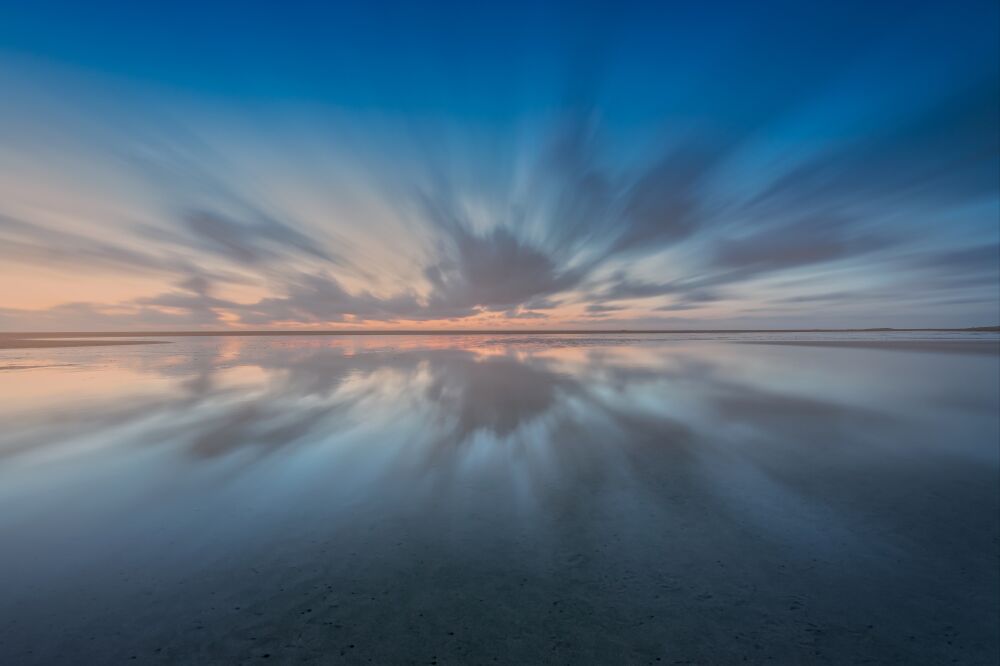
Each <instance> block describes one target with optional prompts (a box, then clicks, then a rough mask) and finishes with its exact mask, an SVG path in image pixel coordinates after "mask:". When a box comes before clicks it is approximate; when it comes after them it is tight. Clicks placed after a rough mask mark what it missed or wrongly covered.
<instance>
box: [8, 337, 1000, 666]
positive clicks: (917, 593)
mask: <svg viewBox="0 0 1000 666" xmlns="http://www.w3.org/2000/svg"><path fill="white" fill-rule="evenodd" d="M876 337H878V336H871V335H868V336H855V337H853V338H850V339H854V340H858V339H861V340H868V339H873V338H876ZM882 337H883V338H885V336H882ZM897 337H900V336H897ZM921 337H923V338H926V337H934V336H921ZM764 338H766V336H758V337H757V338H756V340H758V341H766V340H765V339H764ZM773 339H774V338H772V341H773ZM798 339H800V340H806V341H808V340H810V339H812V340H843V339H844V337H843V336H841V337H839V338H838V337H837V336H830V335H825V336H823V335H820V336H798ZM989 339H995V336H994V337H992V338H989ZM748 340H754V338H748V337H743V338H738V337H735V336H687V337H679V336H673V337H670V336H648V337H636V336H628V335H621V336H597V337H580V336H575V337H574V336H559V337H546V336H516V337H491V336H474V337H458V336H447V337H398V336H397V337H358V338H354V337H338V338H316V337H312V338H297V337H284V338H177V339H174V340H173V341H172V342H171V343H170V344H160V345H141V346H131V347H89V348H53V349H13V350H6V351H3V350H0V424H2V429H0V663H2V664H33V663H52V664H79V663H95V664H105V663H106V664H111V663H120V662H126V661H127V662H130V663H132V662H131V659H132V658H134V659H135V660H137V661H140V662H148V663H193V664H214V663H219V664H229V663H242V662H250V663H257V662H260V663H265V662H263V661H262V660H265V659H266V660H268V661H267V662H266V663H275V662H277V663H303V662H306V663H308V662H313V663H341V662H343V663H375V664H393V663H418V664H426V663H435V662H436V663H439V664H446V663H449V664H480V663H485V664H489V663H507V664H535V663H565V664H580V663H602V664H619V663H622V664H625V663H628V664H631V663H657V662H661V663H693V664H728V663H744V659H745V660H746V661H747V662H749V663H776V664H797V663H805V664H812V663H816V664H827V663H829V664H850V663H904V664H944V663H951V662H953V661H954V662H955V663H962V664H994V663H996V661H997V659H998V621H1000V617H998V614H1000V611H998V605H1000V601H998V599H1000V577H998V565H1000V517H998V516H1000V488H998V470H1000V467H998V437H1000V433H998V405H1000V396H998V383H1000V357H998V356H997V355H996V354H995V353H989V351H988V350H987V352H985V353H983V352H982V350H981V349H980V350H978V351H977V353H961V352H962V350H961V349H956V348H955V347H954V346H953V347H947V346H946V347H942V350H943V351H934V350H933V348H920V347H919V346H918V347H917V348H910V349H907V350H886V349H876V348H865V347H835V346H833V347H831V346H811V345H810V346H802V345H794V346H790V345H775V344H757V343H749V344H748V343H746V341H748ZM741 341H742V342H741ZM973 351H976V350H973Z"/></svg>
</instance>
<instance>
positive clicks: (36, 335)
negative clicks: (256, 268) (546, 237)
mask: <svg viewBox="0 0 1000 666" xmlns="http://www.w3.org/2000/svg"><path fill="white" fill-rule="evenodd" d="M997 332H1000V326H974V327H970V328H747V329H655V330H654V329H628V328H620V329H590V330H587V329H579V328H576V329H562V330H560V329H509V328H507V329H497V330H490V329H464V330H463V329H436V330H433V329H416V330H414V329H382V330H375V329H353V330H352V329H332V330H302V331H288V330H279V331H267V330H263V331H251V330H247V331H239V330H222V331H23V332H14V331H10V332H0V339H4V338H8V339H9V338H16V339H29V338H30V339H39V340H44V339H52V338H141V337H191V336H201V337H213V336H237V337H240V336H269V335H621V334H627V335H650V334H677V335H685V334H692V333H699V334H706V333H721V334H727V335H730V334H735V333H997Z"/></svg>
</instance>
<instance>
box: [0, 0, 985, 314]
mask: <svg viewBox="0 0 1000 666" xmlns="http://www.w3.org/2000/svg"><path fill="white" fill-rule="evenodd" d="M998 33H1000V15H998V4H997V3H996V2H995V1H987V2H974V1H969V2H943V1H941V2H916V1H915V2H905V3H893V2H888V1H887V2H876V3H871V2H837V3H803V2H769V1H763V2H755V3H746V2H698V3H693V2H692V3H669V2H663V3H648V2H642V3H630V2H621V1H619V2H613V3H588V2H565V3H546V2H531V3H518V2H505V3H468V2H462V3H434V2H427V3H412V2H411V3H384V2H364V3H339V2H309V3H307V2H295V1H289V2H281V3H277V2H274V3H267V2H260V3H246V2H240V3H236V2H234V3H227V2H199V3H189V2H143V3H136V2H100V1H94V2H88V3H81V2H50V1H48V0H35V1H32V2H27V1H24V2H5V3H2V4H0V331H54V330H80V331H84V330H86V331H102V330H181V329H185V330H187V329H221V328H233V329H297V328H311V329H340V328H344V329H354V328H367V329H389V328H403V329H418V328H433V329H444V328H451V329H482V328H504V329H507V328H530V329H547V328H555V329H566V328H580V329H621V328H633V329H640V328H650V329H656V328H658V329H691V328H718V329H726V328H820V327H834V328H847V327H880V326H893V327H923V326H926V327H966V326H987V325H996V324H998V323H1000V46H998V44H1000V34H998Z"/></svg>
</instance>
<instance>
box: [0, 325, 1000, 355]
mask: <svg viewBox="0 0 1000 666" xmlns="http://www.w3.org/2000/svg"><path fill="white" fill-rule="evenodd" d="M998 332H1000V326H979V327H975V328H794V329H793V328H788V329H731V330H724V329H690V330H677V329H673V330H634V329H615V330H611V329H598V330H581V329H565V330H538V329H534V330H511V329H501V330H493V331H491V330H483V329H470V330H400V329H396V330H360V331H359V330H323V331H318V330H312V331H288V330H283V331H232V330H227V331H31V332H7V333H0V349H43V348H55V347H104V346H117V345H146V344H169V342H170V341H169V340H150V339H148V338H153V337H156V338H177V337H268V336H341V337H347V336H379V335H390V336H438V335H445V336H461V335H470V336H485V335H500V336H516V335H535V336H546V335H581V336H586V335H590V336H594V335H741V334H746V335H754V334H757V335H759V334H784V333H788V334H796V333H799V334H802V333H958V334H964V333H968V334H974V333H998ZM136 338H143V339H136ZM738 342H746V343H751V344H776V345H800V346H814V347H815V346H822V347H867V348H882V349H897V350H910V351H953V352H959V353H971V354H995V353H1000V345H997V343H996V341H993V340H981V339H979V340H977V339H969V340H746V341H738Z"/></svg>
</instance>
